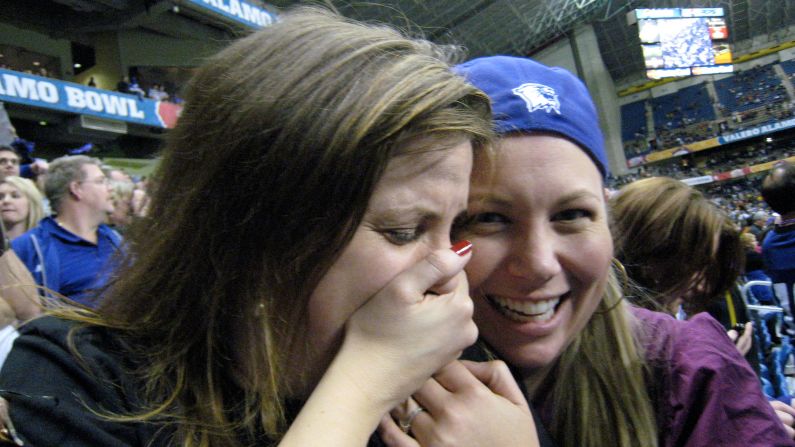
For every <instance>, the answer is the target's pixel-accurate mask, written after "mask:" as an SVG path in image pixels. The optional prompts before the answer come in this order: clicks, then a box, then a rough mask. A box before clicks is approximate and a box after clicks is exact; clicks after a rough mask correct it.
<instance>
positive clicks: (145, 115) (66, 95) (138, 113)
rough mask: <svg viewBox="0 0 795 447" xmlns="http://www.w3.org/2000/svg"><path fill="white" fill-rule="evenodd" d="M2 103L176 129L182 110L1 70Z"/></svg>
mask: <svg viewBox="0 0 795 447" xmlns="http://www.w3.org/2000/svg"><path fill="white" fill-rule="evenodd" d="M0 101H6V102H11V103H17V104H25V105H29V106H33V107H41V108H45V109H52V110H59V111H62V112H68V113H75V114H82V115H92V116H97V117H100V118H106V119H111V120H119V121H126V122H128V123H135V124H141V125H144V126H151V127H163V128H172V127H174V126H175V125H176V123H177V117H178V116H179V113H180V111H181V110H182V107H181V106H179V105H176V104H172V103H169V102H161V101H155V100H154V99H148V98H139V97H138V96H136V95H129V94H125V93H119V92H112V91H110V90H102V89H98V88H93V87H87V86H84V85H80V84H75V83H72V82H65V81H59V80H56V79H50V78H45V77H41V76H35V75H29V74H25V73H19V72H16V71H11V70H3V69H0Z"/></svg>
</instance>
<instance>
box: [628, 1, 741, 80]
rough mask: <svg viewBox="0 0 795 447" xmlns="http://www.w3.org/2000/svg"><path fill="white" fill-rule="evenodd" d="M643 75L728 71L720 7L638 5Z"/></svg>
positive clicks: (728, 53) (725, 30)
mask: <svg viewBox="0 0 795 447" xmlns="http://www.w3.org/2000/svg"><path fill="white" fill-rule="evenodd" d="M635 12H636V16H637V19H638V20H637V23H638V37H639V38H640V42H641V49H642V52H643V60H644V62H645V66H646V75H647V76H648V77H650V78H652V79H659V78H662V77H672V76H690V75H696V74H715V73H730V72H732V70H733V67H732V65H731V62H732V55H731V49H730V46H729V43H728V40H727V39H728V38H729V29H728V27H727V25H726V21H725V19H724V18H723V8H668V9H637V10H635Z"/></svg>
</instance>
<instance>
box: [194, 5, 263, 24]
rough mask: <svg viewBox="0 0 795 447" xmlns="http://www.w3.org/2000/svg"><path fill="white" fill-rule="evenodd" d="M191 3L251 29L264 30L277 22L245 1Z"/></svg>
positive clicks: (260, 9)
mask: <svg viewBox="0 0 795 447" xmlns="http://www.w3.org/2000/svg"><path fill="white" fill-rule="evenodd" d="M188 1H189V3H191V4H193V5H195V6H198V7H200V8H202V9H205V10H210V11H212V12H214V13H216V14H220V15H222V16H224V17H226V18H228V19H231V20H234V21H235V22H239V23H242V24H244V25H246V26H248V27H250V28H262V27H265V26H268V25H270V24H272V23H273V22H275V21H276V17H275V16H274V15H272V14H271V13H269V12H268V11H266V10H264V9H262V8H260V7H258V6H254V5H252V4H251V3H249V2H247V1H245V0H188Z"/></svg>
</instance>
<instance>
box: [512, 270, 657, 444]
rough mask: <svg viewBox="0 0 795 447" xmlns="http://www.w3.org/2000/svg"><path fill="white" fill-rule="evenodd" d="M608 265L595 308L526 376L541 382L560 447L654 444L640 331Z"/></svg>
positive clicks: (534, 387) (532, 387)
mask: <svg viewBox="0 0 795 447" xmlns="http://www.w3.org/2000/svg"><path fill="white" fill-rule="evenodd" d="M618 274H619V276H620V272H618ZM616 275H617V272H616V271H615V268H613V269H611V272H610V274H609V278H608V281H607V285H606V288H605V292H604V296H603V298H602V300H601V301H600V303H599V305H598V307H597V310H596V312H594V314H593V315H592V316H591V319H590V320H589V321H588V323H587V324H586V326H585V328H583V330H582V331H580V332H579V333H578V334H577V336H576V337H575V338H574V340H573V341H572V342H571V344H570V345H569V346H568V347H567V348H566V349H565V350H564V351H563V353H562V354H561V356H560V358H559V359H558V361H557V362H556V363H554V364H553V365H551V366H550V367H548V369H549V370H548V371H546V372H542V373H541V374H537V375H535V376H534V377H537V380H536V381H534V382H529V381H528V382H526V384H527V386H528V390H529V392H530V394H531V395H533V394H535V393H536V392H537V391H538V390H539V389H540V388H544V389H545V390H546V392H547V393H549V394H548V395H546V397H545V401H546V402H547V403H548V406H549V408H551V414H550V415H549V416H550V417H549V419H548V420H549V421H551V423H550V425H549V426H548V427H547V428H548V429H549V431H550V433H551V434H552V437H553V438H554V439H555V441H556V443H557V445H559V446H561V447H601V446H608V445H609V446H614V447H637V446H644V447H656V446H657V445H658V434H657V422H656V415H655V410H654V408H653V405H652V399H651V397H650V395H649V386H648V383H647V380H648V371H649V368H648V365H647V363H646V360H645V355H644V354H645V352H644V349H643V342H642V340H643V331H642V328H640V327H639V326H638V325H637V324H636V320H635V318H634V316H633V315H632V314H631V312H630V307H629V306H630V305H629V303H627V302H626V301H625V300H624V299H623V290H622V289H623V287H622V284H623V280H622V282H619V281H618V280H617V277H616Z"/></svg>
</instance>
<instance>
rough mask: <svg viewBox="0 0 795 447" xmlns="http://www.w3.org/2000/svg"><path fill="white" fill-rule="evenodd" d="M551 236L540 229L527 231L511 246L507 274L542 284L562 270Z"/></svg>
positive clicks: (554, 239) (552, 236) (555, 245)
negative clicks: (511, 251) (511, 250)
mask: <svg viewBox="0 0 795 447" xmlns="http://www.w3.org/2000/svg"><path fill="white" fill-rule="evenodd" d="M557 245H558V244H557V242H556V238H555V236H554V235H553V234H549V232H546V231H543V230H542V229H538V228H536V229H528V230H526V231H525V234H523V235H521V237H520V238H519V240H517V241H515V242H514V244H513V253H512V254H511V257H510V258H509V260H508V273H510V274H511V275H512V276H515V277H518V278H522V279H523V280H529V281H531V282H532V283H534V284H538V285H541V284H544V283H546V282H547V281H549V280H550V279H552V278H553V277H554V276H555V275H557V274H559V273H560V272H561V270H562V268H561V265H560V260H559V258H558V254H559V253H558V247H557Z"/></svg>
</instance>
